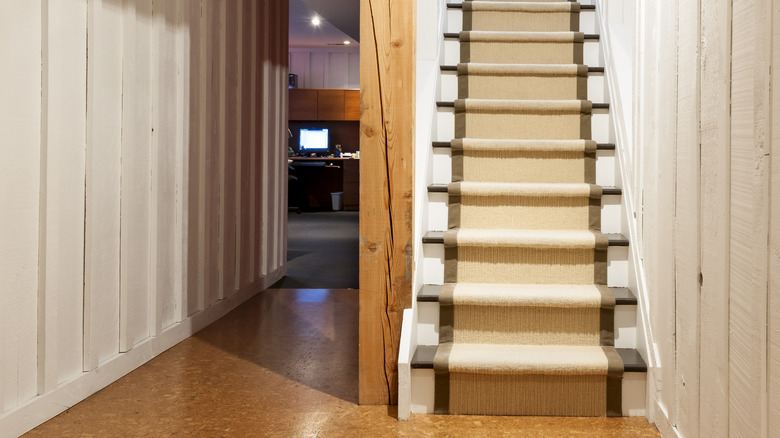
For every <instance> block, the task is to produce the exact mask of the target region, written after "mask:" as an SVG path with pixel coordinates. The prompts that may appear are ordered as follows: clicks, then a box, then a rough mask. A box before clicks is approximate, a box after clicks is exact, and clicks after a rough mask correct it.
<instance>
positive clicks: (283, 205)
mask: <svg viewBox="0 0 780 438" xmlns="http://www.w3.org/2000/svg"><path fill="white" fill-rule="evenodd" d="M289 14H290V8H289V2H286V1H281V2H280V17H279V23H280V26H281V28H280V29H279V31H278V32H277V35H288V34H289V33H290V29H289V24H290V20H289ZM277 44H279V47H280V48H279V68H280V72H279V73H280V74H279V83H278V84H277V90H278V91H279V106H278V107H277V108H276V113H277V114H279V117H280V120H279V122H278V124H277V126H276V129H277V131H278V132H279V141H278V142H277V144H276V152H277V154H278V157H279V160H278V161H277V163H276V165H277V169H279V180H278V181H279V182H278V186H277V187H279V189H281V190H277V193H278V195H279V204H278V207H277V209H276V214H277V215H278V219H277V220H278V224H279V232H278V233H277V234H276V242H277V248H278V250H279V257H278V258H277V259H276V263H275V264H274V266H273V268H272V271H273V270H275V269H276V268H277V267H278V266H286V263H287V213H288V211H287V193H288V179H287V139H288V136H287V123H288V115H289V111H288V103H289V102H288V99H289V95H288V93H287V84H288V80H287V79H288V75H289V69H288V65H287V62H286V60H287V51H288V47H287V46H288V42H287V40H286V39H284V38H280V39H278V40H277ZM356 249H357V248H356ZM285 274H286V269H285Z"/></svg>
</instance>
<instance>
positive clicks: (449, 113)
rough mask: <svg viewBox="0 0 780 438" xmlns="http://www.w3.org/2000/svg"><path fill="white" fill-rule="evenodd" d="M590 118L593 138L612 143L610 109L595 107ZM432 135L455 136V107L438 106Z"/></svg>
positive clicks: (446, 138)
mask: <svg viewBox="0 0 780 438" xmlns="http://www.w3.org/2000/svg"><path fill="white" fill-rule="evenodd" d="M590 120H591V127H590V132H591V139H592V140H595V141H596V142H597V143H610V142H611V138H612V136H611V135H610V134H609V132H610V131H609V110H602V109H594V110H593V113H592V115H591V118H590ZM432 135H433V138H434V140H433V141H451V140H452V139H453V138H455V109H454V108H443V107H439V108H437V111H436V120H435V122H434V127H433V133H432Z"/></svg>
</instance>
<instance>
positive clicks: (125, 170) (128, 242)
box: [119, 0, 152, 352]
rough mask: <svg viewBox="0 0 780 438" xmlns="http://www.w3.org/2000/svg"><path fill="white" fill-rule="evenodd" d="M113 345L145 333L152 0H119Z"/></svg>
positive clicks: (128, 344)
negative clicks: (116, 272) (118, 157)
mask: <svg viewBox="0 0 780 438" xmlns="http://www.w3.org/2000/svg"><path fill="white" fill-rule="evenodd" d="M122 19H123V23H122V33H123V35H122V40H123V45H122V53H123V62H122V187H121V205H120V214H121V217H122V221H121V229H120V238H121V241H122V245H121V253H120V262H121V265H120V292H119V293H120V303H119V312H120V314H119V350H120V351H122V352H124V351H128V350H130V349H131V348H133V346H134V345H135V344H136V343H137V342H139V341H141V340H143V339H146V338H147V337H148V336H149V334H150V331H149V311H148V308H149V286H150V277H149V275H150V272H149V268H150V265H151V263H150V259H149V257H150V246H149V245H150V243H151V240H150V238H149V232H150V228H149V225H150V223H149V219H150V216H149V215H150V202H151V199H150V192H151V172H152V169H151V150H152V149H151V140H152V117H151V116H152V90H151V83H152V81H151V79H152V69H151V62H152V50H151V49H152V46H151V42H152V1H151V0H124V1H123V17H122Z"/></svg>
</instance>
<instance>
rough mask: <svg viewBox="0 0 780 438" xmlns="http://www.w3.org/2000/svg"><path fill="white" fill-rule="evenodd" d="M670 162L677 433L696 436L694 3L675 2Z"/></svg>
mask: <svg viewBox="0 0 780 438" xmlns="http://www.w3.org/2000/svg"><path fill="white" fill-rule="evenodd" d="M679 8H680V9H679V14H678V29H679V30H678V32H679V36H678V38H679V44H678V46H677V60H678V61H677V87H678V93H677V111H676V113H677V138H676V142H677V157H676V160H675V165H676V169H675V173H676V176H677V182H676V184H675V222H674V241H675V247H674V258H675V260H674V263H675V290H676V296H675V309H676V312H675V338H674V339H675V350H676V353H675V355H676V357H677V359H676V361H675V363H676V365H677V370H676V379H677V382H676V385H677V387H676V390H675V396H676V398H677V399H676V402H675V404H676V406H675V410H676V411H677V418H678V420H677V424H676V426H677V429H678V430H679V431H680V433H681V434H683V435H685V436H698V435H699V337H700V332H699V296H700V291H699V268H700V263H699V248H700V247H701V243H700V241H699V202H700V201H699V188H700V181H699V172H700V163H699V155H700V153H701V152H700V146H699V145H700V141H699V126H700V125H699V109H700V97H699V74H698V72H699V65H700V64H699V55H698V54H699V39H700V37H699V35H700V29H699V4H698V3H693V2H681V3H679Z"/></svg>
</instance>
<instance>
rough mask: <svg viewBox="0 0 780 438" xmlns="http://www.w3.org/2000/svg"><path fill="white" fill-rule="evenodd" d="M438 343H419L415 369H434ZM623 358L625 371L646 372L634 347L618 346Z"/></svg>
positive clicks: (413, 362)
mask: <svg viewBox="0 0 780 438" xmlns="http://www.w3.org/2000/svg"><path fill="white" fill-rule="evenodd" d="M438 349H439V346H438V345H418V346H417V349H416V350H415V351H414V355H413V356H412V361H411V363H410V365H411V367H412V368H414V369H433V358H434V357H435V356H436V351H437V350H438ZM615 350H616V351H617V353H618V355H620V359H622V360H623V371H624V372H630V373H646V372H647V364H646V363H645V361H644V359H642V356H641V355H640V354H639V352H638V351H637V350H636V349H634V348H616V349H615Z"/></svg>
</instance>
